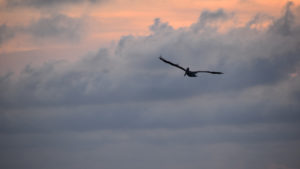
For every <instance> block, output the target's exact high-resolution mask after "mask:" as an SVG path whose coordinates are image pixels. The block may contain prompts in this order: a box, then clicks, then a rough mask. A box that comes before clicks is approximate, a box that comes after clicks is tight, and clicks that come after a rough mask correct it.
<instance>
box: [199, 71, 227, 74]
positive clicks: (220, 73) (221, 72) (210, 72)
mask: <svg viewBox="0 0 300 169" xmlns="http://www.w3.org/2000/svg"><path fill="white" fill-rule="evenodd" d="M195 73H210V74H224V73H223V72H212V71H195Z"/></svg>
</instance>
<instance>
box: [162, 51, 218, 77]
mask: <svg viewBox="0 0 300 169" xmlns="http://www.w3.org/2000/svg"><path fill="white" fill-rule="evenodd" d="M159 59H160V60H162V61H163V62H165V63H168V64H170V65H172V66H175V67H177V68H179V69H181V70H183V71H184V72H185V73H184V76H186V75H187V76H189V77H197V73H210V74H223V73H222V72H212V71H203V70H202V71H190V68H189V67H187V68H186V69H185V68H183V67H181V66H179V65H178V64H174V63H172V62H170V61H167V60H166V59H164V58H163V57H162V56H160V57H159Z"/></svg>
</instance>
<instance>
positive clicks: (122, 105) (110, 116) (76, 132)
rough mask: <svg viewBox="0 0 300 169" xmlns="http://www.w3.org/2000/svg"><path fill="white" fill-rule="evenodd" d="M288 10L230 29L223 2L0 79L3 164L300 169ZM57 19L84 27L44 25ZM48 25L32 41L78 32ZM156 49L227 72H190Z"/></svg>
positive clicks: (295, 42)
mask: <svg viewBox="0 0 300 169" xmlns="http://www.w3.org/2000/svg"><path fill="white" fill-rule="evenodd" d="M25 2H36V3H37V2H38V1H25ZM49 2H50V1H49ZM51 2H52V1H51ZM54 2H55V1H53V3H54ZM292 9H294V8H293V5H292V3H291V2H288V3H287V4H286V6H285V7H284V12H283V14H282V16H281V17H280V18H276V19H274V20H272V24H270V25H268V26H267V27H264V26H263V25H264V24H265V23H266V20H268V19H269V18H272V17H265V16H263V15H256V16H254V17H253V19H252V20H250V21H249V22H248V24H246V25H245V26H242V27H230V28H228V29H227V30H225V31H222V30H221V29H222V26H223V25H224V24H226V23H227V22H229V21H231V20H233V19H234V18H235V17H236V16H235V14H234V13H233V12H231V11H226V10H224V9H219V10H216V11H208V10H207V11H203V12H202V14H201V15H200V17H199V20H198V21H197V22H196V23H194V24H192V25H191V26H190V27H185V28H179V29H174V28H173V27H172V26H171V25H169V24H168V23H167V22H164V21H161V20H160V19H159V18H157V19H155V20H154V23H153V24H152V25H151V26H149V29H150V30H151V31H152V33H151V34H150V35H148V36H130V35H128V36H124V37H122V38H121V39H120V41H119V42H118V44H116V45H115V46H114V47H111V48H101V49H99V51H98V52H97V53H95V54H87V55H86V56H84V57H83V58H82V59H81V60H79V61H77V62H75V63H74V62H68V61H49V62H47V63H45V64H43V65H42V66H39V67H37V66H31V65H28V66H27V67H26V68H24V70H23V71H22V72H21V73H20V75H15V74H13V73H8V74H6V75H5V76H2V77H0V93H1V95H0V111H1V112H0V147H1V153H0V156H1V158H0V167H1V168H11V169H14V168H32V169H35V168H46V169H47V168H57V169H69V168H70V169H71V168H72V169H74V168H91V169H94V168H95V169H96V168H101V169H110V168H111V169H113V168H114V169H115V168H118V169H122V168H124V169H125V168H130V169H140V168H145V169H153V168H164V169H174V168H195V169H196V168H205V169H218V168H220V169H221V168H222V169H232V168H235V169H261V168H267V169H279V168H280V169H296V168H299V167H300V162H299V158H298V157H299V156H300V150H299V148H298V147H299V145H300V140H299V139H300V125H299V124H300V113H299V112H300V105H299V102H300V88H299V86H300V79H299V76H300V70H299V66H300V62H299V61H300V25H299V24H298V23H297V22H296V21H297V19H299V16H297V15H296V13H295V14H294V13H293V12H292ZM295 9H298V10H299V9H300V8H295ZM61 21H62V23H66V22H67V23H68V22H70V23H71V24H68V25H72V24H74V26H73V27H74V32H77V28H78V27H80V26H77V24H75V23H80V22H73V20H69V18H66V17H64V16H55V17H53V18H48V20H47V21H45V22H55V23H61ZM268 21H269V20H268ZM41 22H43V20H41V21H38V22H36V23H35V24H33V25H34V26H33V28H35V29H32V30H34V31H35V32H39V31H41V32H40V33H35V35H36V36H51V35H52V33H53V32H55V31H56V30H57V31H58V32H60V34H59V35H62V36H73V34H72V32H73V30H71V34H69V33H70V32H68V31H67V29H65V27H64V25H63V26H58V27H50V28H49V29H51V30H49V31H47V29H44V27H43V26H41V25H44V24H40V23H41ZM54 25H55V24H54ZM58 25H59V24H58ZM0 31H1V32H5V34H4V36H3V37H2V35H1V37H0V38H1V39H0V43H1V41H3V39H7V38H9V36H13V35H10V34H9V31H8V30H7V28H6V26H5V25H2V26H0ZM44 31H45V32H44ZM6 34H7V35H6ZM159 55H162V56H164V57H165V58H167V59H168V60H172V61H174V62H176V63H180V65H182V66H184V67H187V66H190V68H191V69H192V70H193V69H203V70H206V69H208V70H214V71H222V72H224V73H225V74H224V75H206V74H203V75H199V77H198V78H186V77H184V76H183V74H184V72H183V71H181V70H179V69H176V68H174V67H171V66H169V65H166V64H165V63H163V62H161V61H160V60H159V59H158V56H159Z"/></svg>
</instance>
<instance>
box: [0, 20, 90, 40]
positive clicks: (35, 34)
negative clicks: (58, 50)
mask: <svg viewBox="0 0 300 169" xmlns="http://www.w3.org/2000/svg"><path fill="white" fill-rule="evenodd" d="M85 24H86V23H85V22H84V19H83V18H73V17H69V16H67V15H63V14H53V15H50V16H48V17H41V18H39V19H37V20H34V21H31V22H30V23H29V24H28V25H26V26H23V25H22V26H20V25H18V26H7V25H5V24H3V25H1V26H0V32H1V35H0V44H3V43H5V42H7V41H8V40H10V39H13V38H14V37H16V35H29V36H30V37H31V38H33V40H34V41H37V42H38V43H40V42H41V41H45V39H46V40H50V41H51V40H54V41H78V40H80V39H81V38H82V36H83V35H84V33H85Z"/></svg>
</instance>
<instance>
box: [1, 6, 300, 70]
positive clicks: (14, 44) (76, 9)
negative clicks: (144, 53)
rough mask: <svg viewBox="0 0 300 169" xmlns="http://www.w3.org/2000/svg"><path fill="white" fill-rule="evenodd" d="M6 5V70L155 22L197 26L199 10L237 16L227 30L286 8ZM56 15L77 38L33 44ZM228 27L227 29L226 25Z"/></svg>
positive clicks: (73, 53) (143, 31)
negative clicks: (72, 26)
mask: <svg viewBox="0 0 300 169" xmlns="http://www.w3.org/2000/svg"><path fill="white" fill-rule="evenodd" d="M7 2H9V1H6V0H1V1H0V5H1V6H0V15H1V17H0V25H5V26H6V28H8V29H6V32H10V31H14V32H15V33H14V35H13V36H11V37H9V38H6V39H5V41H3V42H1V44H0V55H1V58H0V60H1V64H2V65H1V67H11V66H7V65H10V64H12V65H14V62H15V60H16V59H15V57H18V58H20V56H19V55H22V58H21V59H24V60H29V62H35V59H33V58H36V57H32V56H27V55H26V54H24V53H22V52H27V53H28V52H32V51H39V52H38V53H40V54H41V55H45V56H48V55H49V54H48V53H47V52H48V51H49V50H55V51H60V53H59V54H56V55H55V56H52V57H54V58H62V59H71V60H72V59H74V58H76V57H79V56H80V55H82V54H83V53H87V52H89V51H97V50H98V49H99V48H101V47H105V46H109V45H111V43H112V42H113V41H114V43H116V42H117V41H118V40H119V39H120V37H121V36H125V35H129V34H131V35H147V34H149V33H150V31H149V26H150V25H152V24H153V20H154V19H155V18H160V19H161V20H162V22H168V23H169V25H171V26H172V27H173V28H179V27H188V26H190V25H191V24H193V23H195V22H196V21H197V19H198V18H199V16H200V14H201V12H202V11H203V10H217V9H220V8H222V9H224V10H226V11H229V12H232V13H234V14H236V17H235V20H234V21H232V22H230V24H231V25H232V24H235V25H243V24H245V23H246V22H247V21H248V20H249V19H250V18H251V17H253V16H255V14H257V13H263V14H267V15H270V16H275V17H276V16H279V15H280V14H281V13H282V8H283V7H284V6H285V4H286V1H282V0H267V1H259V0H210V1H207V0H162V1H152V0H144V1H139V0H112V1H109V0H108V1H101V2H98V3H75V4H58V5H56V6H43V7H35V6H29V5H23V6H22V5H19V6H15V7H7V4H8V3H7ZM293 2H294V4H295V5H299V4H300V0H294V1H293ZM57 15H64V16H66V17H70V18H73V19H77V20H80V23H78V24H79V25H80V27H81V29H80V38H78V39H76V38H75V40H72V41H68V40H61V39H60V36H58V37H57V38H58V39H59V40H55V38H52V37H43V38H40V37H39V39H37V38H36V37H35V36H34V35H30V33H28V32H30V31H28V29H29V28H31V24H32V23H38V21H39V20H40V19H41V18H49V17H52V16H57ZM44 24H45V23H44ZM230 24H229V26H230ZM226 26H228V25H224V27H226ZM7 30H9V31H7ZM70 49H71V50H70ZM14 53H17V54H16V55H14ZM20 53H21V54H20ZM8 55H13V56H14V57H13V58H14V59H12V57H7V56H8ZM45 58H48V57H43V59H42V60H45ZM38 60H39V59H38ZM46 60H47V59H46ZM3 63H5V65H3ZM2 69H3V68H2ZM0 71H1V70H0ZM2 71H3V70H2Z"/></svg>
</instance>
